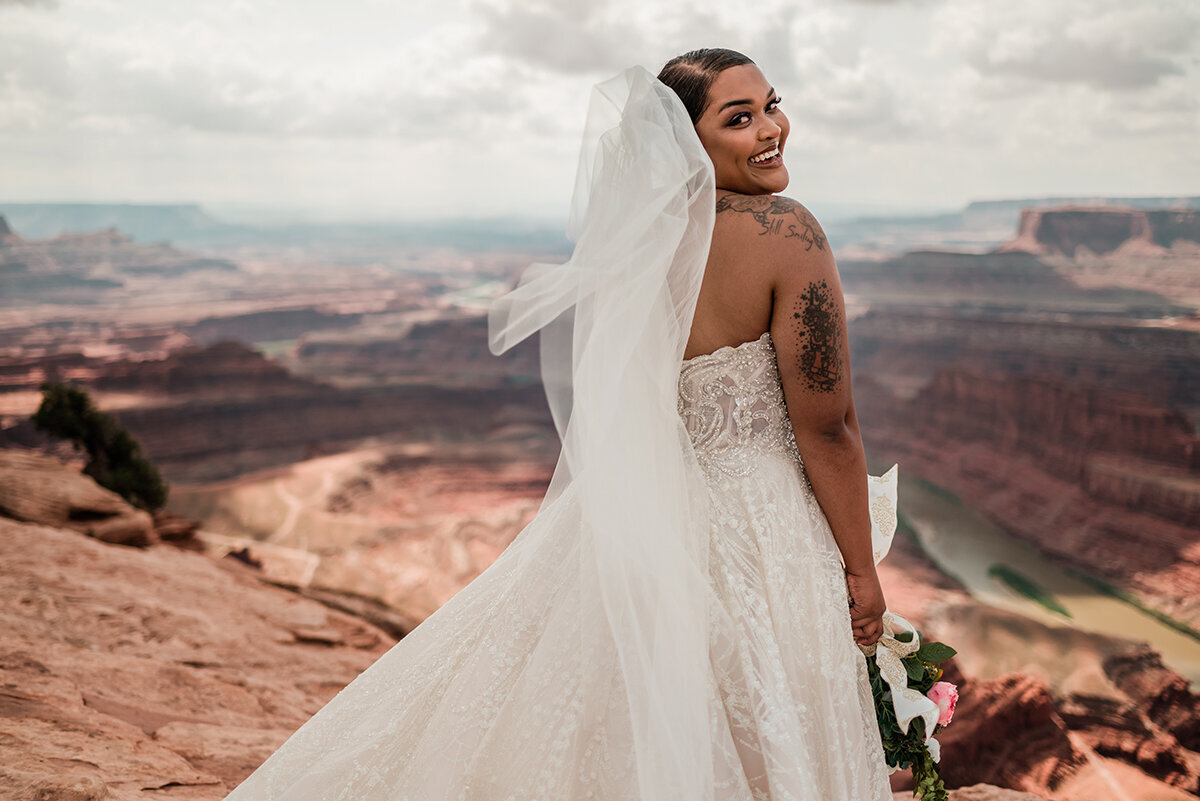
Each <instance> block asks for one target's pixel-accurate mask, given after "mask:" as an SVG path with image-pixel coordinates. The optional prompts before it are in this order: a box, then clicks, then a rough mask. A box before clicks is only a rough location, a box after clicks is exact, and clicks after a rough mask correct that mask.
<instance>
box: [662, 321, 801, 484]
mask: <svg viewBox="0 0 1200 801" xmlns="http://www.w3.org/2000/svg"><path fill="white" fill-rule="evenodd" d="M678 406H679V415H680V417H682V418H683V422H684V426H685V427H686V428H687V431H688V435H689V437H690V438H691V440H692V445H693V446H694V447H695V449H696V455H697V457H698V458H699V460H700V464H701V466H703V467H704V468H705V470H706V471H711V470H718V471H721V472H723V473H727V474H729V475H733V476H745V475H748V474H749V473H750V472H752V471H753V470H754V468H755V465H756V464H758V463H759V461H760V460H761V459H762V458H763V457H766V456H768V455H773V456H774V455H778V456H783V457H785V458H788V459H792V460H794V461H795V462H796V463H797V464H801V465H802V462H801V459H800V453H799V451H797V449H796V438H795V435H794V434H793V432H792V425H791V420H790V419H789V418H788V413H787V406H786V404H785V403H784V398H783V386H782V385H781V383H780V380H779V369H778V367H777V365H776V362H775V348H774V346H773V345H772V343H771V334H770V332H766V333H764V334H763V335H762V336H760V337H759V338H758V339H756V340H752V341H750V342H743V343H742V344H740V345H730V346H726V347H723V348H719V349H717V350H715V351H713V352H712V353H707V354H704V355H701V356H695V357H693V358H691V359H687V360H685V361H684V363H683V368H682V369H681V371H680V374H679V403H678Z"/></svg>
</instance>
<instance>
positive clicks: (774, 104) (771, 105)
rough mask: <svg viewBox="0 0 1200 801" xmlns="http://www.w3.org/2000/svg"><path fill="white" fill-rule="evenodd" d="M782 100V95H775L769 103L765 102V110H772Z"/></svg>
mask: <svg viewBox="0 0 1200 801" xmlns="http://www.w3.org/2000/svg"><path fill="white" fill-rule="evenodd" d="M782 100H783V98H782V97H777V98H775V99H774V100H772V101H771V102H770V103H768V104H767V111H774V110H775V109H776V108H778V107H779V103H780V101H782Z"/></svg>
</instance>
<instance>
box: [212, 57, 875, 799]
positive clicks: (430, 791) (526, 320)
mask: <svg viewBox="0 0 1200 801" xmlns="http://www.w3.org/2000/svg"><path fill="white" fill-rule="evenodd" d="M788 130H789V126H788V120H787V117H786V116H784V113H783V111H782V110H781V109H780V99H779V97H778V95H777V94H776V93H775V90H774V89H773V88H772V87H771V86H770V84H769V83H768V82H767V80H766V78H765V77H764V76H763V74H762V73H761V72H760V71H759V69H758V67H757V66H755V65H754V64H753V63H752V62H751V61H750V60H749V59H748V58H746V57H745V56H743V55H741V54H739V53H735V52H732V51H729V50H716V49H713V50H699V51H694V52H691V53H687V54H685V55H683V56H680V57H678V58H675V59H673V60H672V61H670V62H668V64H667V65H666V66H665V67H664V68H663V70H662V72H661V73H660V75H659V76H658V78H655V77H654V76H653V75H651V74H650V73H648V72H647V71H646V70H644V69H642V68H640V67H634V68H631V69H629V70H626V71H625V72H623V73H621V74H620V75H618V76H617V77H615V78H613V79H611V80H609V81H607V82H605V83H602V84H600V85H598V86H597V87H596V90H595V93H594V95H593V99H592V105H591V109H590V111H589V118H588V124H587V127H586V130H585V136H584V147H583V151H582V153H581V156H580V164H579V176H578V179H577V184H576V188H575V197H574V200H573V204H572V209H571V218H570V224H569V234H570V235H571V237H572V238H573V239H574V241H575V242H576V247H575V250H574V253H573V255H572V257H571V259H570V260H569V261H568V262H567V263H566V264H563V265H534V266H533V267H531V268H530V269H529V270H528V271H527V273H526V274H525V276H524V277H523V279H522V281H521V284H520V285H519V286H518V287H517V288H516V289H515V290H514V291H512V292H511V293H509V294H508V295H506V296H504V297H503V298H501V299H499V300H498V301H497V302H496V303H495V304H494V305H493V307H492V310H491V313H490V327H491V344H492V348H493V350H494V351H495V352H501V351H503V350H505V349H507V348H509V347H511V346H512V345H514V344H515V343H517V342H519V341H521V340H522V339H524V338H525V337H528V336H529V335H531V334H533V333H535V332H540V336H541V348H542V371H543V381H544V384H545V388H546V393H547V398H548V400H549V403H550V408H551V412H552V414H553V417H554V421H555V425H556V427H557V429H558V432H559V435H560V437H561V439H562V453H561V456H560V459H559V462H558V466H557V468H556V470H555V473H554V478H553V480H552V481H551V484H550V488H549V490H548V491H547V494H546V497H545V500H544V501H543V503H542V506H541V508H540V510H539V512H538V514H537V516H536V517H535V518H534V520H533V521H532V522H531V523H530V524H529V525H528V526H527V527H526V528H525V529H524V530H523V531H521V533H520V534H519V535H518V536H517V537H516V539H514V541H513V542H512V544H511V545H510V546H509V547H508V548H507V549H506V550H505V551H504V552H503V553H502V554H501V556H500V558H499V559H497V561H496V562H495V563H494V564H493V565H492V566H491V567H490V568H488V569H487V570H486V571H484V573H483V574H481V575H480V576H479V577H478V578H477V579H476V580H475V581H473V582H472V583H471V584H470V585H468V586H467V587H466V588H464V589H463V590H462V591H461V592H459V593H458V594H457V595H456V596H455V597H454V598H452V599H451V600H450V601H449V602H448V603H447V604H446V605H445V606H443V607H442V608H441V609H439V610H438V611H437V612H436V613H435V614H434V615H432V616H431V617H429V618H428V619H427V620H426V621H425V622H423V623H422V624H421V625H420V626H418V627H417V628H416V629H415V630H414V631H413V632H412V633H411V634H409V635H408V636H407V637H405V638H404V639H403V640H401V641H400V642H399V643H397V644H396V645H395V646H394V647H393V648H392V649H391V650H389V651H388V652H387V653H386V654H384V655H383V656H382V657H380V659H379V660H378V661H377V662H376V663H375V664H373V665H372V666H371V667H370V668H368V669H367V670H366V671H364V672H363V673H362V674H361V675H360V676H359V677H358V678H356V679H355V680H354V681H353V682H351V683H350V684H349V685H347V686H346V687H345V688H344V689H343V690H342V691H341V692H340V693H339V694H338V695H337V696H336V697H334V698H333V699H332V700H331V701H330V702H329V703H328V704H327V705H326V706H325V707H324V708H322V709H321V710H320V711H319V712H317V714H316V715H314V716H313V717H312V718H311V719H310V720H309V721H308V722H306V723H305V724H304V725H303V726H302V727H301V728H300V729H299V730H297V731H296V732H295V733H294V734H293V735H292V736H291V738H290V739H288V741H287V742H286V743H284V744H283V746H282V747H281V748H280V749H279V750H278V751H277V752H276V753H274V754H273V755H272V756H271V757H270V758H269V759H267V761H266V762H265V763H264V764H263V765H262V766H261V767H260V768H259V769H258V770H256V771H255V772H254V773H253V774H252V775H251V776H250V777H249V778H247V779H246V780H245V781H244V782H243V783H242V784H241V785H239V786H238V788H237V789H235V790H234V791H233V792H232V793H231V794H230V795H229V796H228V799H232V800H233V801H268V800H270V799H288V800H289V801H318V800H319V801H334V800H335V799H344V800H345V801H350V800H351V799H352V800H353V801H385V800H386V801H450V800H451V799H455V800H459V801H474V800H478V801H575V800H576V799H578V800H580V801H582V799H597V800H598V801H606V800H607V801H612V800H615V799H622V800H625V799H630V800H632V799H638V800H639V801H767V800H768V799H769V801H799V800H800V799H806V800H808V799H822V800H823V801H868V800H870V801H884V800H885V799H890V798H891V793H890V791H889V789H888V782H887V768H886V766H885V764H884V761H883V754H882V750H881V746H880V740H879V733H878V729H877V726H876V721H875V712H874V706H873V703H872V699H871V693H870V689H869V687H868V684H867V679H866V667H865V662H864V659H863V655H862V653H861V651H860V650H859V648H858V647H856V643H857V644H858V645H863V646H866V645H869V644H871V643H873V642H875V640H876V639H877V638H878V637H879V636H880V633H881V616H882V614H883V612H884V607H885V603H884V599H883V594H882V591H881V590H880V586H879V581H878V579H877V577H876V574H875V567H874V564H875V559H874V558H873V553H872V533H873V528H874V533H875V536H876V537H879V536H880V531H879V529H880V527H886V526H888V525H889V522H888V521H887V520H882V519H881V520H876V521H873V520H872V509H873V508H875V509H876V510H878V509H880V508H883V507H886V506H887V503H886V502H887V501H888V500H889V498H888V497H885V496H888V495H889V494H890V500H894V483H892V484H887V483H886V482H882V480H880V479H873V478H870V477H868V476H867V473H866V466H865V461H864V457H863V450H862V444H861V440H860V437H859V432H858V427H857V421H856V418H855V415H854V406H853V403H852V401H851V396H850V373H849V363H848V357H847V349H846V325H845V321H846V318H845V312H844V309H843V301H842V293H841V288H840V285H839V282H838V276H837V270H836V267H835V264H834V260H833V256H832V254H831V253H830V249H829V245H828V243H827V241H826V239H825V237H824V235H823V233H822V231H821V228H820V226H819V225H818V224H817V222H816V220H814V219H813V217H812V215H811V214H809V213H808V211H807V210H806V209H805V208H804V207H803V206H801V205H800V204H798V203H796V202H795V201H792V200H789V199H787V198H784V197H780V196H779V195H777V194H775V193H776V192H779V191H781V190H783V189H784V188H785V187H786V186H787V183H788V172H787V168H786V167H785V166H784V162H783V159H784V152H785V149H786V145H787V137H788ZM793 163H796V160H793ZM890 475H891V474H889V476H890ZM892 481H893V482H894V478H892ZM869 483H871V485H872V487H874V492H875V494H877V495H878V494H879V493H881V492H882V493H883V495H880V496H879V498H878V500H879V501H880V502H882V506H879V505H877V506H875V507H872V505H871V502H870V500H869V499H870V497H871V496H870V494H869V490H868V484H869ZM881 483H882V484H883V486H882V489H880V486H881ZM877 516H879V517H881V518H883V517H886V515H877ZM890 525H891V526H892V527H893V528H894V517H893V518H892V520H891V522H890ZM890 533H891V532H890V531H886V532H883V534H885V535H887V536H890Z"/></svg>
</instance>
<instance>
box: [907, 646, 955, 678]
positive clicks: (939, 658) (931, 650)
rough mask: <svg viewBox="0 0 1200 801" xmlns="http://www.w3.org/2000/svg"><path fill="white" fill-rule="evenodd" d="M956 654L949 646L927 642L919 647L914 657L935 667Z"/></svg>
mask: <svg viewBox="0 0 1200 801" xmlns="http://www.w3.org/2000/svg"><path fill="white" fill-rule="evenodd" d="M957 653H958V651H955V650H954V649H953V648H951V647H950V646H949V645H946V644H945V643H940V642H927V643H924V644H923V645H922V646H921V648H920V650H918V651H917V653H916V657H917V659H920V660H921V661H922V662H929V663H931V664H934V665H936V664H938V663H939V662H945V661H946V660H947V659H949V658H950V657H952V656H954V655H955V654H957ZM910 675H911V674H910Z"/></svg>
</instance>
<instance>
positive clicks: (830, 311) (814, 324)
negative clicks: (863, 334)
mask: <svg viewBox="0 0 1200 801" xmlns="http://www.w3.org/2000/svg"><path fill="white" fill-rule="evenodd" d="M792 319H793V320H794V321H795V326H796V339H797V343H798V345H799V348H798V349H797V356H796V365H797V367H799V368H800V378H801V379H802V380H803V381H804V383H805V385H806V386H807V387H808V388H809V389H811V390H813V391H815V392H833V391H834V390H836V389H837V388H838V385H839V384H840V383H841V381H842V326H841V314H840V313H839V312H838V308H837V305H836V304H835V303H834V299H833V292H832V290H830V288H829V285H828V284H826V283H825V282H824V281H816V282H814V283H811V284H809V285H808V289H806V290H805V291H804V293H803V294H802V295H801V296H800V300H798V301H797V302H796V310H795V311H794V312H793V313H792Z"/></svg>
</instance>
